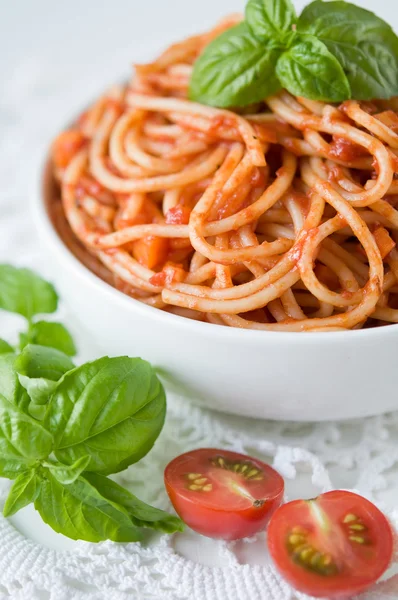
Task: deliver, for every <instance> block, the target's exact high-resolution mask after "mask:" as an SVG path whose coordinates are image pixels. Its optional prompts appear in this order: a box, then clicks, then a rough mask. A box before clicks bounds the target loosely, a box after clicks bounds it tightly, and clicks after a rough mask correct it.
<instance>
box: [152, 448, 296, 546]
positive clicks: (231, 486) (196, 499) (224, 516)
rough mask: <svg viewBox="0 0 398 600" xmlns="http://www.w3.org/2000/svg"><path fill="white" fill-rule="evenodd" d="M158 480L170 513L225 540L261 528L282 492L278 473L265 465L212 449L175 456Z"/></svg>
mask: <svg viewBox="0 0 398 600" xmlns="http://www.w3.org/2000/svg"><path fill="white" fill-rule="evenodd" d="M164 480H165V485H166V489H167V493H168V495H169V497H170V500H171V502H172V504H173V506H174V508H175V510H176V512H177V513H178V514H179V516H180V517H181V519H182V520H183V521H185V523H186V524H187V525H188V526H189V527H191V529H194V530H195V531H197V532H198V533H201V534H202V535H206V536H208V537H213V538H221V539H225V540H236V539H239V538H243V537H250V536H252V535H254V534H255V533H257V532H258V531H261V530H262V529H265V526H266V525H267V523H268V521H269V519H270V517H271V515H272V513H273V512H274V510H275V509H276V508H277V507H278V506H279V505H280V503H281V501H282V497H283V492H284V481H283V479H282V477H281V476H280V475H279V473H277V472H276V471H275V470H274V469H272V468H271V467H270V466H268V465H266V464H265V463H263V462H261V461H259V460H257V459H255V458H250V457H249V456H245V455H244V454H237V453H236V452H228V451H226V450H216V449H214V448H202V449H200V450H193V451H192V452H187V453H186V454H182V455H181V456H178V457H177V458H175V459H174V460H172V461H171V463H169V465H168V466H167V467H166V470H165V473H164Z"/></svg>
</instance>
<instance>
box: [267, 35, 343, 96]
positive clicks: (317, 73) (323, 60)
mask: <svg viewBox="0 0 398 600" xmlns="http://www.w3.org/2000/svg"><path fill="white" fill-rule="evenodd" d="M276 72H277V75H278V77H279V81H280V82H281V83H282V85H283V87H285V88H286V89H287V90H288V91H289V92H290V93H291V94H293V95H295V96H304V98H309V99H311V100H322V101H326V102H341V101H342V100H347V98H350V96H351V92H350V85H349V83H348V80H347V77H346V76H345V74H344V71H343V69H342V67H341V65H340V63H339V62H338V60H337V59H336V58H335V57H334V56H333V54H331V52H329V50H328V49H327V47H326V46H325V44H323V43H322V42H320V41H319V40H317V39H316V38H315V37H313V36H310V35H298V36H297V38H296V39H295V41H294V42H293V44H292V46H291V47H290V48H289V50H287V51H286V52H284V53H283V54H282V55H281V56H280V58H279V59H278V62H277V65H276Z"/></svg>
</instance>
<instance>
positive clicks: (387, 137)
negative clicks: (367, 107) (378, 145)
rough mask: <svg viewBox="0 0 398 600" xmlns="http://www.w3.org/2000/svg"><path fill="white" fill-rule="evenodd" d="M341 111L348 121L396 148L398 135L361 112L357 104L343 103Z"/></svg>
mask: <svg viewBox="0 0 398 600" xmlns="http://www.w3.org/2000/svg"><path fill="white" fill-rule="evenodd" d="M343 110H344V112H345V113H346V114H347V115H348V116H349V117H350V119H352V120H353V121H355V122H356V123H359V125H361V126H362V127H364V128H365V129H368V131H370V132H371V133H373V135H375V136H376V137H377V138H379V139H381V140H382V141H383V142H385V143H386V144H388V145H389V146H392V148H398V135H397V134H396V133H395V131H392V130H391V129H390V128H389V127H387V125H384V123H382V122H381V121H379V120H378V119H376V118H375V117H373V116H372V115H370V114H369V113H367V112H365V111H364V110H362V109H361V107H360V106H359V104H358V102H355V101H351V102H345V103H344V105H343Z"/></svg>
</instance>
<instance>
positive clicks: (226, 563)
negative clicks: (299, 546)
mask: <svg viewBox="0 0 398 600" xmlns="http://www.w3.org/2000/svg"><path fill="white" fill-rule="evenodd" d="M160 1H161V0H159V2H160ZM386 1H388V0H386ZM162 2H163V0H162ZM98 4H99V3H98V2H96V3H95V2H94V0H90V1H89V0H87V1H85V2H84V3H82V2H78V0H69V2H68V3H54V2H49V1H47V0H40V1H38V2H35V3H31V2H29V0H26V1H25V2H22V1H21V2H19V3H7V6H8V7H9V8H8V9H7V10H9V11H10V14H11V13H12V14H14V13H15V14H14V20H15V23H16V22H19V21H18V18H19V16H18V15H19V13H18V11H20V12H23V8H19V9H18V6H17V5H20V6H21V5H26V7H27V8H28V7H33V5H34V6H35V11H36V12H35V11H33V8H32V12H31V13H29V19H27V25H25V29H26V32H25V33H26V35H28V31H29V32H31V33H30V34H31V35H32V36H33V35H35V36H36V37H37V44H36V46H35V48H36V51H35V53H32V47H33V45H32V44H33V42H32V44H30V45H29V44H28V45H27V50H26V51H23V49H22V50H21V48H20V47H19V46H18V47H17V48H15V53H14V52H11V50H10V51H9V52H8V53H3V55H5V56H6V57H7V73H5V76H3V77H1V78H0V85H2V88H3V89H1V90H0V157H1V160H0V190H1V194H0V207H1V225H0V227H1V235H0V261H1V262H3V261H8V262H13V263H16V264H23V265H26V266H32V267H34V268H36V269H37V270H40V271H41V272H42V273H43V274H44V275H45V276H48V277H51V272H49V270H48V267H47V263H46V253H45V250H43V249H41V248H40V245H39V240H38V239H37V236H36V234H35V231H34V228H33V226H32V222H31V218H30V215H29V212H28V210H27V204H28V199H29V197H30V196H31V195H32V189H33V185H34V186H36V181H37V173H38V169H39V165H40V163H41V162H42V158H43V153H44V150H45V148H46V146H47V144H48V142H49V140H50V138H51V136H52V135H53V133H54V132H55V131H57V130H58V129H59V128H60V127H61V126H62V125H63V124H64V123H65V122H66V121H67V120H69V119H70V117H71V115H73V114H74V113H75V112H76V111H77V110H78V109H79V108H80V107H81V106H84V105H85V103H86V102H87V101H89V100H90V98H91V97H92V96H94V95H95V94H96V93H97V92H99V91H100V90H101V88H102V87H103V85H104V83H106V82H109V81H112V80H117V79H118V76H119V75H122V73H121V72H120V68H119V70H117V68H116V70H115V65H119V67H120V66H121V67H122V68H123V65H128V63H129V61H130V60H131V59H132V57H133V56H134V55H135V57H136V58H141V56H138V55H139V54H140V53H141V54H142V55H146V57H148V56H152V55H153V44H151V46H152V47H151V48H150V51H148V50H147V51H145V50H146V49H145V48H144V47H143V46H142V45H141V46H140V47H139V48H138V49H137V48H136V47H135V46H134V44H133V43H131V44H129V46H128V47H127V43H126V44H125V45H124V46H123V44H121V45H120V44H119V37H118V31H114V32H113V33H112V32H111V31H108V33H107V37H106V39H107V45H106V48H104V52H103V55H102V56H101V55H100V54H99V55H98V60H97V61H96V63H97V65H96V69H94V68H93V65H91V64H90V65H89V58H87V56H92V54H90V53H89V51H88V50H87V48H85V47H84V46H82V42H81V41H80V42H79V39H80V38H79V35H78V34H76V36H75V37H73V39H70V38H68V39H67V35H69V34H70V28H71V24H70V23H69V25H68V23H66V24H64V28H68V27H69V29H68V31H67V33H65V31H66V30H65V31H64V29H63V27H62V26H61V25H62V22H61V21H62V19H63V17H60V22H58V24H57V27H56V31H55V32H54V35H53V36H52V38H51V39H52V40H53V42H52V43H53V44H55V46H54V48H55V47H56V44H60V46H62V44H65V45H66V46H67V48H68V50H67V51H65V52H64V54H62V52H61V51H58V50H56V51H54V52H55V57H54V56H51V52H49V51H48V45H46V44H48V43H49V42H48V40H47V38H46V40H47V41H43V42H41V39H40V37H41V36H40V27H41V26H42V23H41V21H40V18H41V13H40V10H39V9H38V10H36V7H39V8H40V9H43V10H44V8H46V9H48V10H50V7H55V6H59V7H61V8H60V9H59V10H61V11H62V10H64V11H65V15H64V19H65V20H67V18H68V15H70V14H73V12H74V11H75V12H76V14H77V13H78V14H79V18H81V19H83V20H84V19H86V20H87V22H88V20H89V16H90V11H91V10H92V11H93V14H94V12H95V10H94V9H95V7H96V6H97V5H98ZM104 4H109V7H111V5H113V4H114V3H104ZM131 4H133V5H135V0H130V1H129V2H120V6H123V7H124V9H125V10H131V9H128V6H129V5H131ZM144 4H148V5H150V4H152V5H154V2H152V3H151V2H147V3H144ZM170 4H171V5H173V4H178V5H179V7H180V8H181V10H182V6H183V2H182V1H181V2H180V1H178V2H177V1H176V2H174V3H173V2H171V3H170ZM195 4H197V3H195ZM198 4H200V5H201V6H202V5H203V7H205V6H207V5H209V6H210V4H215V3H214V2H211V1H209V2H204V1H202V2H201V3H198ZM221 4H222V3H221V0H220V8H219V10H220V14H222V13H223V12H225V11H226V10H228V7H227V5H228V6H229V5H230V4H231V2H230V1H229V0H228V2H227V0H225V1H224V0H223V6H221ZM239 4H241V3H239V2H235V6H232V8H237V7H238V5H239ZM61 5H62V6H63V7H64V8H62V6H61ZM140 5H141V3H140ZM118 6H119V5H118ZM13 7H14V8H13ZM65 7H67V8H68V11H69V12H67V11H66V8H65ZM150 8H151V7H150V6H148V10H150ZM51 10H52V9H51ZM54 10H55V8H54ZM57 10H58V9H57ZM106 10H109V11H110V8H109V9H106ZM106 10H105V9H104V12H103V13H102V19H103V20H106V19H110V18H111V17H110V14H111V13H110V12H109V14H108V13H107V12H106ZM142 10H144V8H143V9H142ZM192 10H193V9H192ZM217 10H218V4H217ZM13 11H14V13H13ZM122 12H123V11H122V10H121V13H122ZM208 12H209V13H210V12H211V10H210V8H209V10H208ZM36 13H37V14H36ZM96 14H97V13H96ZM98 18H99V17H98ZM122 18H123V17H122ZM12 23H13V21H12V19H11V20H10V21H9V23H8V25H7V21H4V19H0V34H3V33H4V35H7V31H8V30H7V31H6V29H7V28H8V29H10V31H11V29H12ZM209 23H210V20H209ZM47 25H48V23H47ZM97 25H98V23H97ZM87 26H89V25H88V24H87ZM197 26H198V24H197V23H196V21H194V22H193V25H192V24H191V30H192V29H195V28H196V27H197ZM79 27H80V30H81V31H83V30H84V27H83V26H81V25H80V26H79ZM3 29H4V31H3ZM80 30H78V31H80ZM183 30H184V28H183V27H180V29H179V32H178V33H176V32H174V31H166V32H162V35H163V38H162V39H163V40H165V39H167V38H168V39H170V38H172V37H173V36H174V37H176V36H177V35H181V32H182V31H183ZM102 31H105V27H104V25H103V29H102ZM32 32H33V33H32ZM13 35H14V34H13V32H11V33H10V34H9V39H11V37H12V36H13ZM43 35H44V34H43ZM46 35H47V37H48V36H50V34H47V33H46ZM156 35H157V33H156ZM22 37H23V36H22V35H20V38H21V39H22ZM0 38H1V39H2V40H4V36H3V35H0ZM18 40H19V38H18ZM98 40H99V41H101V43H98V48H97V47H96V51H98V52H100V47H101V46H103V45H104V44H103V38H101V37H99V38H98ZM112 40H113V46H112ZM0 43H1V42H0ZM79 43H80V50H79ZM68 44H69V45H68ZM110 47H114V48H115V51H114V52H113V54H112V59H110V58H109V55H108V54H107V55H106V56H105V54H106V53H105V50H106V49H107V48H110ZM68 52H69V55H68ZM79 52H80V55H81V57H82V58H81V59H79ZM68 56H69V57H70V60H69V62H68ZM60 57H61V58H60ZM62 57H63V61H62V60H61V59H62ZM1 60H2V57H0V67H1V66H2V65H4V64H5V63H1ZM79 61H80V62H79ZM89 67H90V68H89ZM87 74H89V75H87ZM76 82H78V84H76ZM33 182H35V183H33ZM34 193H36V187H35V189H34ZM63 311H64V312H63V313H62V315H61V317H60V318H62V319H63V320H65V321H66V322H67V323H68V325H70V327H71V329H72V331H74V332H75V333H76V332H78V333H77V335H76V337H77V340H78V342H79V346H80V347H81V349H82V358H84V359H86V358H89V357H94V356H96V355H97V354H98V352H97V350H96V348H95V346H94V343H93V341H92V340H90V338H89V337H88V336H87V335H86V336H84V334H83V338H82V333H81V332H82V327H81V324H78V323H77V321H76V316H74V315H73V307H63ZM19 324H20V321H19V320H18V319H17V318H16V317H15V318H13V317H8V316H5V315H4V314H0V326H1V332H0V336H1V337H5V338H8V337H9V336H10V335H12V334H13V332H15V327H16V326H18V325H19ZM83 325H84V324H83ZM144 358H145V357H144ZM386 376H387V375H386ZM391 393H395V391H394V390H391ZM375 402H377V398H375ZM397 403H398V397H397ZM397 442H398V413H394V414H391V415H385V416H381V417H376V418H370V419H366V420H360V421H352V422H345V423H323V424H319V425H313V424H308V425H306V424H300V425H294V424H289V423H274V422H259V421H245V420H242V419H241V418H235V417H228V416H225V415H218V414H211V413H210V412H208V411H206V410H202V409H200V408H197V407H194V406H192V405H190V403H189V401H188V400H186V399H183V398H177V397H169V410H168V418H167V422H166V426H165V428H164V431H163V432H162V435H161V437H160V439H159V441H158V442H157V444H156V446H155V448H154V450H153V451H152V452H151V453H150V455H149V456H148V457H146V458H145V459H144V460H143V461H141V462H140V463H139V464H138V465H135V466H132V467H131V468H130V469H129V470H128V471H126V472H125V473H123V474H121V475H119V476H118V480H119V481H120V482H121V483H123V484H124V485H126V486H128V487H130V488H131V489H132V490H134V491H136V492H137V495H139V496H140V497H141V498H143V499H144V500H147V501H149V502H151V503H153V504H155V505H157V506H159V507H161V508H166V509H167V508H169V505H168V502H167V498H166V494H165V491H164V488H163V468H164V466H165V464H166V463H167V462H168V460H169V459H171V458H173V457H174V456H176V455H177V454H179V453H181V452H183V451H185V450H187V449H191V448H197V447H201V446H215V447H217V446H218V447H223V448H228V449H234V450H237V451H239V452H244V453H248V454H253V455H256V456H259V457H262V458H263V459H265V460H267V461H269V462H270V463H271V464H273V465H274V466H275V467H276V468H277V469H278V470H279V471H280V473H281V474H282V475H283V476H284V477H285V479H286V496H287V498H288V499H293V498H297V497H311V496H314V495H316V494H317V493H319V492H322V491H326V490H329V489H332V488H345V489H354V490H356V491H358V492H359V493H361V494H363V495H365V496H367V497H368V498H369V499H371V500H373V501H375V502H376V503H377V504H378V505H379V507H380V508H381V509H382V510H384V511H385V512H386V513H387V514H388V516H389V517H390V519H391V521H392V523H393V525H394V527H395V528H397V527H398V509H395V507H396V506H397V505H398V469H397V464H398V443H397ZM0 483H1V485H0V501H1V502H3V501H4V496H5V491H6V488H7V487H8V485H9V484H8V482H5V481H4V480H0ZM32 532H33V533H32ZM395 572H397V573H398V555H396V556H395V559H394V564H393V567H392V569H391V570H390V571H389V573H388V574H387V576H388V577H387V579H386V580H385V581H384V582H381V583H379V584H378V585H377V586H375V587H374V588H373V589H372V590H370V591H369V592H368V593H367V594H365V595H362V596H361V600H365V599H366V600H393V599H396V598H398V575H395V576H394V574H395ZM3 598H4V599H8V598H13V599H15V600H39V599H40V600H41V599H47V600H77V599H81V598H82V599H83V598H84V599H85V600H131V599H133V600H136V599H137V600H141V599H142V600H144V599H150V600H153V599H156V600H188V599H189V600H293V599H295V598H300V600H302V599H303V596H300V595H295V594H294V592H293V591H292V590H291V589H290V588H289V586H288V585H287V584H285V583H284V582H283V581H282V580H281V579H280V577H279V576H278V575H277V574H276V573H275V571H274V570H273V569H272V567H271V566H270V564H269V562H268V556H267V552H266V544H265V536H264V534H262V535H259V536H258V537H257V538H256V539H253V540H245V541H241V542H237V543H235V544H228V543H224V542H216V541H212V540H207V539H206V538H203V537H201V536H198V535H196V534H193V533H191V532H189V531H188V532H186V533H184V534H178V535H175V536H155V535H154V536H152V537H150V538H148V540H147V542H146V543H145V544H143V545H141V544H128V545H117V544H112V543H102V544H97V545H94V544H87V543H83V542H81V543H74V542H73V543H72V542H70V543H68V544H63V542H62V540H61V541H60V539H59V536H55V534H52V532H50V530H49V529H48V528H47V526H45V525H44V524H41V523H40V519H39V517H38V516H37V515H36V513H35V512H34V510H33V508H31V507H29V508H27V509H24V510H23V511H21V513H19V514H18V515H16V517H15V518H13V519H12V520H9V521H7V520H5V519H4V518H3V517H0V599H1V600H2V599H3Z"/></svg>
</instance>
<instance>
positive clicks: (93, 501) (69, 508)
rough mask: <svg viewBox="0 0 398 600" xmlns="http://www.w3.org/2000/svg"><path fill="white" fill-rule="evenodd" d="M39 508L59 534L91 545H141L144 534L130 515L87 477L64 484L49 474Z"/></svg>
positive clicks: (41, 492) (43, 517)
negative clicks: (111, 543)
mask: <svg viewBox="0 0 398 600" xmlns="http://www.w3.org/2000/svg"><path fill="white" fill-rule="evenodd" d="M35 508H36V510H37V511H38V512H39V513H40V515H41V517H42V519H43V521H44V522H45V523H47V524H48V525H49V526H50V527H52V529H54V531H56V532H57V533H62V534H63V535H65V536H67V537H69V538H71V539H73V540H85V541H87V542H101V541H104V540H112V541H113V542H137V541H139V540H141V539H142V533H141V531H140V530H139V529H137V528H136V527H135V526H134V525H133V523H132V522H131V520H130V517H129V515H128V514H127V512H126V511H125V510H124V509H123V508H122V507H121V506H118V505H117V504H115V503H114V502H111V501H110V500H107V499H106V498H104V497H103V496H101V494H100V493H99V492H98V491H97V490H96V489H95V488H94V487H93V486H92V485H91V484H90V483H89V482H88V481H86V480H85V479H84V477H82V476H81V477H79V478H78V479H77V480H76V481H75V482H74V483H72V484H70V485H62V484H61V483H60V482H59V481H57V479H56V478H55V477H54V476H53V475H52V474H51V473H49V474H48V477H46V478H45V479H44V480H43V482H42V486H41V490H40V495H39V496H38V498H37V499H36V501H35Z"/></svg>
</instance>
